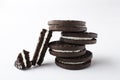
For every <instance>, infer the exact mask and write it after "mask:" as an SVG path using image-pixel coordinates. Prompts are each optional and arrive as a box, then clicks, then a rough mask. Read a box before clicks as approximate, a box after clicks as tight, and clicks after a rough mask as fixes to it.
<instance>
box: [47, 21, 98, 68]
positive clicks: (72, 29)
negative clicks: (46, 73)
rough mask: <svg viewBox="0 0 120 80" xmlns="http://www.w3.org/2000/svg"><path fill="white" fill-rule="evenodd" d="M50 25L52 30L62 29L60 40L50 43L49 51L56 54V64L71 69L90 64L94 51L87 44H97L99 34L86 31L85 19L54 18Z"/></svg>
mask: <svg viewBox="0 0 120 80" xmlns="http://www.w3.org/2000/svg"><path fill="white" fill-rule="evenodd" d="M48 25H49V30H50V31H61V37H60V40H59V41H53V42H51V43H49V48H50V49H49V52H50V54H52V55H54V56H56V58H55V63H56V65H58V66H60V67H62V68H65V69H70V70H78V69H83V68H86V67H88V66H90V64H91V59H92V52H90V51H88V50H86V48H85V45H86V44H95V43H96V38H97V34H96V33H92V32H86V31H87V28H86V23H85V22H84V21H74V20H52V21H49V22H48Z"/></svg>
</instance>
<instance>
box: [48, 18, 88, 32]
mask: <svg viewBox="0 0 120 80" xmlns="http://www.w3.org/2000/svg"><path fill="white" fill-rule="evenodd" d="M48 25H49V30H51V31H66V32H84V31H86V30H87V28H86V27H85V22H84V21H77V20H51V21H49V22H48Z"/></svg>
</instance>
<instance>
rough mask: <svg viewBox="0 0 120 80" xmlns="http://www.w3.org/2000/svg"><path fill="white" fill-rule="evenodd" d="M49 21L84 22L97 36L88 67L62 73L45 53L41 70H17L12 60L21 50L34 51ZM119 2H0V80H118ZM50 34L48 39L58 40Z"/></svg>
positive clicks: (75, 0)
mask: <svg viewBox="0 0 120 80" xmlns="http://www.w3.org/2000/svg"><path fill="white" fill-rule="evenodd" d="M51 19H77V20H84V21H86V22H87V28H88V31H91V32H96V33H98V41H97V44H95V45H89V46H87V49H89V50H91V51H92V52H93V54H94V57H93V61H92V65H91V67H89V68H87V69H83V70H76V71H72V70H65V69H62V68H60V67H58V66H56V65H55V64H54V57H53V56H51V55H49V52H47V53H46V54H47V55H46V57H45V61H44V63H43V65H42V66H41V67H36V68H33V69H31V70H27V71H20V70H18V69H16V68H15V67H14V61H15V59H16V57H17V55H18V53H19V52H21V51H22V50H23V49H26V50H28V51H30V54H31V56H33V52H34V50H35V47H36V44H37V40H38V36H39V33H40V30H41V29H42V28H48V25H47V21H48V20H51ZM119 34H120V1H119V0H0V80H41V79H42V80H58V79H59V80H66V79H69V80H73V79H74V80H120V76H119V75H120V51H119V50H120V49H119V48H120V37H119ZM59 37H60V33H57V32H56V33H54V34H53V37H52V40H56V39H59Z"/></svg>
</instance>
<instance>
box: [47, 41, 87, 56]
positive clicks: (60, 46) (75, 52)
mask: <svg viewBox="0 0 120 80" xmlns="http://www.w3.org/2000/svg"><path fill="white" fill-rule="evenodd" d="M49 48H50V49H49V52H50V54H52V55H54V56H57V57H77V56H81V55H84V54H85V53H86V49H85V45H74V44H68V43H64V42H61V41H54V42H51V43H49Z"/></svg>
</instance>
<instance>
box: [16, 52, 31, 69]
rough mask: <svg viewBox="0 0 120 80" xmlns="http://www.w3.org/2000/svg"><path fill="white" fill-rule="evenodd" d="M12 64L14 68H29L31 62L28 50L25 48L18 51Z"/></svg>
mask: <svg viewBox="0 0 120 80" xmlns="http://www.w3.org/2000/svg"><path fill="white" fill-rule="evenodd" d="M14 65H15V67H16V68H18V69H21V70H25V69H28V68H30V67H31V65H32V64H31V61H30V59H29V52H28V51H26V50H23V52H21V53H19V55H18V57H17V60H16V61H15V64H14Z"/></svg>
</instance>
